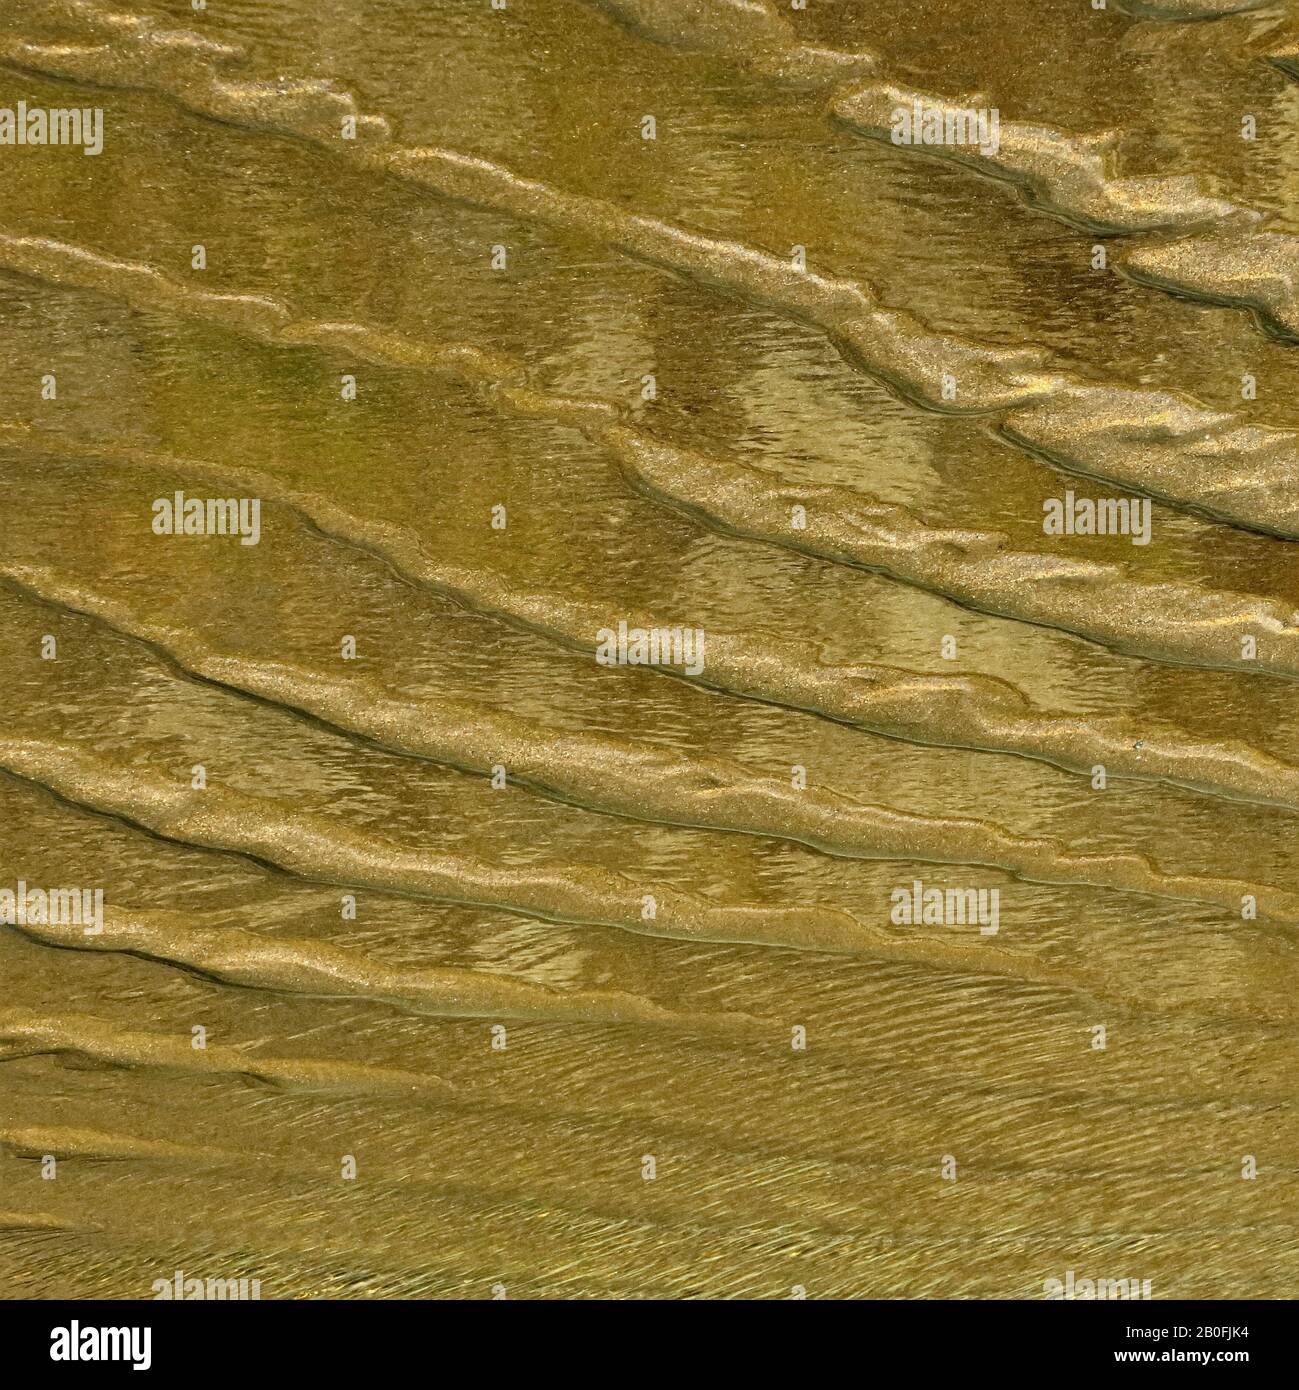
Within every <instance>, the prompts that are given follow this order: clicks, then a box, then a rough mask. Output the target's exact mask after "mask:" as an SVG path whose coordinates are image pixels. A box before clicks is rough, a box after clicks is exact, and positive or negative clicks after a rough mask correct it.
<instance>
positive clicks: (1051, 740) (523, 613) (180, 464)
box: [0, 429, 1296, 808]
mask: <svg viewBox="0 0 1299 1390" xmlns="http://www.w3.org/2000/svg"><path fill="white" fill-rule="evenodd" d="M0 440H3V442H14V443H17V444H18V445H19V446H20V447H27V446H31V447H32V448H33V449H34V451H35V452H36V453H37V454H39V453H40V450H41V447H42V440H41V437H40V436H39V435H37V436H31V435H29V434H28V432H27V431H25V430H22V429H17V430H14V429H8V430H0ZM622 442H623V443H624V445H630V443H631V441H629V440H627V439H626V438H625V437H624V438H623V439H622ZM44 447H45V448H46V449H49V448H50V447H53V441H48V442H44ZM67 448H68V446H66V445H62V444H60V445H59V446H58V452H66V451H67ZM74 452H75V453H76V454H77V455H79V456H85V457H88V458H100V459H103V460H105V461H112V462H118V463H122V464H127V465H130V466H135V467H141V468H148V469H155V470H159V471H163V472H169V473H172V474H175V475H179V476H181V477H184V478H194V479H196V480H197V479H206V480H209V481H212V482H215V483H217V484H218V485H219V486H221V487H223V488H227V489H233V490H238V489H246V490H247V491H248V492H249V493H252V494H255V495H258V496H261V497H264V498H267V499H274V500H276V501H278V502H282V503H284V504H285V505H287V506H290V507H292V508H293V509H294V510H296V511H297V512H298V513H299V514H300V515H301V516H302V517H304V518H305V519H306V520H307V521H309V522H310V523H311V524H312V525H313V526H315V527H317V528H318V529H319V530H320V531H321V532H322V533H323V534H325V535H326V536H328V537H330V538H331V539H333V540H335V541H338V542H339V543H341V544H346V545H351V546H354V547H357V548H360V549H363V550H365V551H367V552H368V553H371V554H374V555H377V556H379V557H381V558H382V559H384V560H385V561H386V562H387V563H389V564H390V565H391V566H392V568H393V570H394V572H395V573H397V574H398V575H400V576H403V577H405V578H406V579H408V580H409V581H410V582H412V583H417V584H422V585H427V586H429V587H430V588H432V589H434V590H436V591H437V592H438V593H441V594H444V595H446V596H448V597H450V598H451V599H453V600H454V601H455V602H457V603H461V604H463V605H465V606H466V607H467V608H471V609H473V610H474V611H476V612H481V613H484V614H487V615H488V616H491V617H494V618H497V619H500V620H501V621H503V622H506V623H509V624H510V625H511V626H514V627H517V628H519V629H521V630H523V631H526V632H530V633H534V634H537V635H540V636H542V637H545V638H547V639H549V640H552V641H554V642H556V643H558V644H559V645H562V646H565V647H569V648H571V649H573V650H576V651H580V652H584V653H593V652H594V650H595V645H596V634H597V633H598V632H599V630H600V629H601V628H603V627H606V626H608V625H609V624H610V623H611V621H613V617H614V615H613V613H612V612H611V611H610V610H608V609H606V608H604V607H602V606H601V605H600V604H599V603H597V602H594V601H591V600H587V599H580V598H572V597H566V596H562V595H558V594H550V595H541V594H535V593H531V592H528V591H525V590H520V589H519V588H518V587H516V586H513V585H510V584H509V583H508V582H506V581H504V580H502V579H501V578H499V577H497V576H495V575H493V574H491V573H490V572H488V571H487V570H474V571H469V570H466V569H464V568H463V567H457V566H453V565H448V564H446V563H445V562H444V561H442V560H440V559H438V558H437V557H436V556H435V555H434V554H433V552H432V550H431V548H430V547H429V545H428V544H427V542H426V541H425V540H424V539H423V538H422V537H421V536H419V535H418V534H417V533H416V532H414V531H412V530H409V529H407V528H405V527H402V526H400V525H397V524H395V523H392V522H387V521H378V520H373V519H367V518H363V517H361V516H359V515H357V514H356V513H354V512H351V511H349V510H347V509H344V508H341V507H339V506H338V505H337V504H336V503H335V502H333V501H332V500H331V499H330V498H329V497H328V496H326V495H324V494H321V493H316V492H309V491H307V490H305V489H302V488H298V487H291V486H290V485H289V484H288V483H286V482H285V481H283V480H281V479H278V478H275V477H273V476H271V475H269V474H267V473H264V472H261V471H259V470H255V469H249V468H242V467H234V466H231V465H214V464H209V463H207V462H203V461H199V460H190V459H177V458H173V457H170V456H156V455H150V454H147V453H143V452H140V451H137V450H130V449H120V448H115V447H114V446H95V447H93V448H92V447H91V446H88V445H78V446H77V447H76V449H75V450H74ZM636 457H637V459H638V464H639V463H640V461H641V460H642V459H644V460H645V461H646V463H647V462H648V456H646V455H644V454H643V452H638V453H637V455H636ZM8 573H10V576H11V578H18V577H20V576H19V574H18V571H17V570H15V569H14V568H13V567H12V566H11V567H9V570H8ZM49 578H50V579H53V575H50V576H49ZM28 580H29V587H30V585H34V586H35V587H36V588H37V589H40V587H41V584H42V582H44V581H42V580H40V579H38V578H37V577H36V576H32V575H29V576H28ZM95 602H96V600H95V597H94V596H93V595H91V594H88V593H85V592H84V591H83V592H82V593H81V594H80V596H79V597H78V598H77V599H76V600H75V601H74V606H76V605H77V604H79V605H81V606H82V607H86V608H87V609H90V608H91V607H92V606H93V605H94V604H95ZM99 602H100V603H101V604H102V603H104V602H105V600H103V599H102V598H101V599H100V600H99ZM96 611H101V612H103V613H107V612H108V610H107V609H106V608H101V609H99V610H96ZM633 617H634V618H637V620H639V621H641V622H642V625H644V626H653V625H654V624H655V622H656V621H657V618H656V617H655V615H650V614H641V615H633ZM124 621H125V620H124ZM1265 645H1266V644H1265ZM708 651H709V658H708V662H707V664H706V665H705V667H704V669H703V670H702V671H701V672H700V673H699V675H698V676H697V677H689V676H688V675H687V673H685V672H684V670H680V669H676V668H667V667H663V668H659V669H660V670H661V671H662V673H663V674H665V675H669V676H672V677H677V678H681V679H694V680H697V681H698V682H699V683H700V684H702V685H705V686H707V687H708V688H710V689H714V690H719V691H721V692H722V693H725V694H728V695H738V696H743V697H745V698H750V699H755V700H760V701H764V702H767V703H772V704H777V705H783V706H788V707H789V708H793V709H799V710H804V711H807V712H810V713H813V714H819V715H823V716H825V717H828V718H831V719H834V720H837V721H840V722H843V723H845V724H850V725H856V726H860V727H862V728H864V729H868V730H870V731H872V732H874V733H879V734H882V735H884V736H886V737H891V738H898V739H903V740H906V741H909V742H914V743H926V744H939V745H943V746H951V747H963V748H971V749H976V750H983V751H989V752H1004V753H1012V754H1017V755H1021V756H1024V757H1029V758H1034V759H1038V760H1041V761H1043V762H1047V763H1051V764H1053V765H1055V766H1057V767H1061V768H1064V769H1066V770H1068V771H1071V772H1077V773H1082V774H1090V772H1091V770H1092V768H1093V767H1094V766H1095V765H1096V764H1097V763H1101V764H1103V765H1104V766H1105V768H1106V769H1107V772H1108V773H1109V774H1110V775H1112V776H1115V777H1132V778H1138V779H1154V780H1159V781H1166V782H1169V783H1171V784H1173V785H1177V786H1182V787H1186V788H1188V789H1191V790H1194V791H1200V792H1208V793H1210V794H1215V795H1221V796H1229V797H1237V798H1240V799H1243V800H1250V801H1259V802H1265V803H1269V804H1273V805H1277V806H1285V807H1291V808H1293V807H1294V806H1295V805H1296V784H1295V778H1296V771H1295V768H1294V767H1293V766H1291V765H1290V764H1289V763H1286V762H1284V761H1283V760H1281V759H1278V758H1275V757H1273V756H1271V755H1269V754H1267V753H1265V752H1263V751H1261V750H1259V749H1256V748H1251V747H1249V746H1247V745H1246V744H1244V743H1242V742H1240V741H1237V740H1220V741H1215V742H1213V743H1210V742H1207V741H1205V740H1197V739H1194V738H1191V737H1190V736H1188V735H1187V734H1186V733H1185V732H1184V731H1182V730H1179V729H1177V728H1175V727H1172V726H1169V725H1166V724H1164V723H1163V721H1158V722H1156V721H1155V720H1149V719H1147V720H1144V721H1143V722H1142V724H1141V725H1140V726H1139V727H1133V725H1132V724H1131V723H1130V722H1129V721H1128V720H1127V719H1126V718H1124V717H1122V716H1119V717H1116V718H1114V719H1106V718H1102V717H1100V716H1096V715H1090V716H1087V717H1082V716H1079V715H1076V714H1073V713H1070V712H1068V711H1066V710H1050V709H1039V708H1035V707H1034V705H1033V704H1032V703H1031V702H1030V701H1029V700H1028V698H1027V697H1026V696H1025V695H1024V694H1023V693H1022V692H1021V691H1020V690H1018V689H1017V688H1016V687H1015V686H1014V685H1013V684H1011V683H1010V682H1008V681H1005V680H1002V679H1000V678H994V677H988V676H980V675H969V676H959V677H944V676H929V675H922V674H919V673H917V672H913V671H907V670H903V669H901V668H898V667H890V666H886V665H883V664H879V663H867V662H863V663H859V664H857V665H856V666H853V667H851V668H848V667H841V668H836V667H832V666H828V665H827V664H826V663H825V662H824V660H823V659H822V657H821V655H820V653H819V651H817V650H815V649H814V648H813V647H811V646H808V647H805V648H797V649H796V648H794V647H792V646H791V645H790V644H788V643H782V644H773V643H772V642H770V641H769V640H762V639H761V638H760V636H757V635H755V634H752V633H749V634H743V635H740V634H736V635H733V636H732V635H728V634H722V633H717V632H710V633H709V634H708ZM234 683H236V684H239V683H240V682H239V681H237V680H236V681H235V682H234ZM276 698H282V696H280V697H276ZM338 718H339V716H335V718H334V722H337V719H338ZM379 737H380V741H381V742H388V741H390V740H392V739H394V737H396V738H397V742H398V744H399V746H400V736H394V735H393V734H392V732H391V731H389V732H387V733H381V734H380V735H379ZM448 761H455V758H454V756H452V757H449V758H448Z"/></svg>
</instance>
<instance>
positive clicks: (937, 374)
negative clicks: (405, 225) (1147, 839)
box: [0, 0, 1299, 538]
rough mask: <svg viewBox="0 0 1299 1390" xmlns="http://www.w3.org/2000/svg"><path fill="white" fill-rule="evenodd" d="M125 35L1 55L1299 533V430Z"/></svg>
mask: <svg viewBox="0 0 1299 1390" xmlns="http://www.w3.org/2000/svg"><path fill="white" fill-rule="evenodd" d="M43 2H44V0H43ZM48 2H49V3H51V4H52V9H51V11H50V13H51V14H54V15H60V14H61V15H65V16H66V15H67V14H69V13H70V11H69V10H68V8H67V6H66V5H65V4H63V3H61V0H48ZM71 13H75V14H76V16H78V17H83V16H87V15H93V16H95V17H94V18H93V19H91V20H90V21H89V22H90V24H91V28H92V29H93V28H94V27H95V25H105V24H106V25H108V26H109V27H110V28H112V27H113V25H112V21H111V20H109V19H105V18H104V16H103V15H102V14H100V13H99V12H94V11H90V10H89V9H86V8H83V7H82V6H79V5H78V6H76V7H75V9H74V10H73V11H71ZM33 17H34V16H29V17H28V18H27V20H26V23H27V24H30V22H31V19H32V18H33ZM82 22H87V21H85V20H84V18H83V19H82ZM0 26H3V16H0ZM115 32H116V37H115V38H113V39H110V40H107V41H101V42H98V43H96V42H93V41H92V42H90V43H88V44H83V45H81V46H69V45H67V44H62V45H60V44H41V43H39V42H32V41H30V40H27V39H24V38H21V37H12V36H11V37H10V38H9V39H7V40H5V39H4V34H5V30H4V28H3V27H0V61H8V62H11V63H14V64H16V65H17V66H20V67H22V68H25V69H29V70H33V71H39V72H42V73H47V74H50V75H53V76H57V77H64V78H69V79H73V80H77V81H83V82H92V83H99V84H104V85H108V86H118V87H128V88H145V89H148V90H150V91H156V92H159V93H163V94H165V95H167V96H169V97H170V98H172V99H173V100H176V101H178V102H179V103H180V104H181V105H182V106H184V107H185V108H187V109H189V110H192V111H194V112H196V113H198V114H201V115H206V116H210V117H215V118H217V119H220V120H223V121H227V122H231V123H234V124H237V125H240V126H243V127H246V128H248V129H250V130H265V131H269V132H271V133H274V134H277V135H287V136H291V137H293V138H296V139H301V140H307V141H309V142H311V143H313V144H317V145H321V146H323V147H324V148H325V149H328V150H330V151H331V152H333V153H334V154H336V155H341V156H343V157H345V158H347V159H349V160H350V161H352V162H353V163H357V164H359V165H360V166H362V167H364V168H368V169H371V170H374V171H376V172H382V173H387V174H391V175H395V176H397V177H399V178H402V179H405V180H407V181H409V182H413V183H415V184H417V185H419V186H420V187H421V188H423V189H425V190H427V191H429V192H431V193H433V194H435V195H436V196H438V197H442V198H447V199H450V200H452V201H454V202H460V203H465V204H469V205H472V206H476V207H480V208H485V209H488V210H491V211H495V212H500V213H504V214H506V215H508V216H511V217H514V218H518V219H521V220H523V221H525V222H537V223H541V224H544V225H547V226H550V227H554V228H557V229H559V230H562V231H567V232H572V233H576V234H578V235H580V236H583V237H586V238H590V239H594V240H595V241H597V242H599V243H600V244H602V245H604V246H606V247H608V248H609V249H611V250H613V251H617V252H620V253H621V254H624V255H627V256H630V257H632V258H633V259H636V260H639V261H642V262H645V263H647V264H650V265H654V266H657V267H659V268H660V269H663V270H666V271H669V272H670V273H672V274H675V275H678V276H681V277H683V278H685V279H687V280H690V281H692V282H693V283H696V284H699V285H702V286H704V287H706V288H709V289H712V290H716V291H718V292H721V293H725V294H727V295H731V296H735V297H738V298H740V299H743V300H746V301H749V302H752V303H756V304H758V305H761V306H763V307H766V308H769V309H772V310H773V311H775V312H776V313H778V314H780V315H782V316H783V317H785V318H788V319H790V320H792V321H795V322H801V323H805V324H808V325H810V326H812V327H815V328H817V329H819V330H820V331H822V332H823V333H825V334H826V335H827V336H828V338H829V339H830V340H831V341H832V342H833V343H834V345H835V346H836V348H837V349H838V350H839V352H840V353H841V355H842V356H843V357H844V358H845V360H846V361H847V362H848V363H849V364H850V365H852V366H853V367H855V368H857V369H859V370H861V371H863V372H864V373H866V374H867V375H869V376H872V377H874V378H875V379H877V380H879V381H880V382H882V383H884V384H885V385H886V386H888V387H889V388H890V389H892V390H894V391H896V392H897V393H899V394H900V395H901V396H902V397H904V398H905V399H906V400H908V401H910V402H912V403H913V404H915V405H918V406H920V407H922V408H924V409H929V410H935V411H940V412H943V413H946V414H972V415H986V416H996V417H999V418H1000V421H1001V424H1002V425H1003V427H1004V432H1005V437H1006V438H1007V439H1009V440H1011V441H1012V442H1014V443H1016V444H1018V445H1019V446H1020V447H1023V448H1026V449H1028V450H1029V451H1032V452H1036V453H1038V454H1040V455H1041V456H1043V457H1047V458H1050V459H1052V460H1053V461H1055V462H1057V463H1059V464H1060V465H1061V466H1062V467H1068V468H1071V469H1074V470H1075V471H1078V472H1081V473H1085V474H1089V475H1092V476H1095V477H1100V478H1105V479H1108V480H1110V481H1112V482H1115V483H1119V484H1121V485H1122V486H1124V487H1130V488H1133V489H1136V490H1139V491H1145V492H1149V493H1151V494H1152V495H1154V496H1158V497H1161V498H1164V499H1166V500H1169V501H1173V502H1177V503H1178V504H1181V505H1184V506H1186V507H1188V508H1191V509H1192V510H1195V511H1199V512H1203V513H1204V514H1206V515H1209V516H1213V517H1215V518H1216V519H1218V520H1221V521H1227V522H1229V523H1231V524H1233V525H1237V526H1242V527H1245V528H1248V529H1252V530H1258V531H1262V532H1265V533H1271V534H1276V535H1281V536H1286V537H1289V538H1294V537H1297V536H1299V437H1297V436H1296V435H1295V433H1294V432H1293V431H1286V430H1280V429H1273V428H1269V427H1267V426H1259V425H1255V424H1254V423H1253V422H1252V420H1251V419H1250V418H1249V416H1248V415H1245V414H1243V413H1241V412H1224V411H1214V410H1210V409H1207V408H1206V407H1205V406H1203V405H1202V404H1200V403H1199V402H1197V401H1195V400H1193V399H1192V398H1191V397H1189V396H1186V395H1181V394H1179V393H1176V392H1162V391H1152V390H1148V389H1142V388H1131V387H1124V386H1119V385H1106V384H1104V383H1102V382H1099V381H1094V380H1092V379H1091V377H1090V375H1089V374H1088V373H1086V372H1085V371H1082V370H1080V369H1078V368H1070V367H1068V366H1067V365H1066V364H1064V363H1063V362H1059V361H1055V360H1053V359H1052V358H1051V357H1050V355H1049V354H1047V353H1045V352H1042V351H1038V350H1032V349H1002V348H995V347H990V346H985V345H982V344H979V343H975V342H970V341H966V340H963V339H958V338H955V337H951V336H943V335H940V334H937V333H935V332H934V331H933V330H932V329H931V328H929V327H928V326H927V325H926V324H924V323H923V322H922V321H920V320H919V319H917V318H916V317H915V316H914V315H912V314H909V313H906V312H904V311H898V310H893V309H890V308H886V307H884V306H883V305H882V304H881V302H880V301H879V299H878V297H877V296H876V295H875V293H874V292H873V291H872V290H871V289H870V288H869V287H867V286H865V285H863V284H860V283H858V282H856V281H852V280H844V279H836V278H834V277H829V276H824V275H820V274H817V273H815V272H814V271H811V270H800V269H798V268H797V267H795V266H794V265H793V263H792V262H791V261H788V260H785V259H782V258H780V257H777V256H773V255H771V254H769V253H767V252H764V251H760V250H756V249H754V248H753V247H750V246H746V245H741V244H739V243H737V242H734V241H725V240H720V239H717V238H714V237H709V236H705V235H701V234H699V233H696V232H692V231H689V230H687V229H685V228H683V227H679V226H674V225H672V224H670V223H667V222H663V221H660V220H658V219H656V218H650V217H643V216H639V215H636V214H634V213H628V212H626V211H624V210H623V209H622V208H620V207H618V206H616V205H615V204H613V203H609V202H605V201H603V200H600V199H595V198H588V197H582V196H578V195H572V194H567V193H564V192H562V191H560V190H557V189H553V188H551V187H549V186H547V185H545V184H543V183H539V182H537V181H535V180H532V179H528V178H524V177H522V176H520V175H517V174H515V173H513V172H512V171H511V170H509V169H507V168H505V167H503V166H501V165H498V164H494V163H492V162H491V161H489V160H486V159H481V158H477V157H475V156H473V155H468V154H464V153H461V152H459V151H455V150H446V149H438V148H416V149H412V148H403V147H402V146H400V145H397V144H396V143H395V142H394V141H393V138H392V132H391V128H390V126H389V123H388V122H387V120H386V119H384V118H383V117H379V116H369V115H363V114H362V113H361V112H360V110H359V108H358V106H357V102H356V100H355V98H354V97H353V96H351V95H350V94H349V93H346V92H342V91H340V90H338V89H337V88H336V87H335V86H334V85H333V84H332V83H329V82H324V81H319V80H312V81H302V80H296V81H295V80H291V79H287V78H281V79H280V80H279V81H278V82H274V83H271V82H248V81H244V80H235V79H232V78H229V77H226V76H224V75H223V74H222V71H221V69H223V68H226V67H229V66H232V65H234V66H238V65H239V64H240V63H242V61H243V60H244V58H245V56H246V55H244V54H243V53H242V52H241V51H239V50H236V49H233V48H230V47H229V46H227V45H213V44H211V43H210V42H209V41H207V40H201V39H198V38H197V37H196V36H195V35H193V34H188V33H186V32H184V31H159V30H156V29H155V28H154V27H153V26H152V25H151V24H150V23H148V22H147V21H142V20H123V19H122V18H121V17H119V18H118V21H117V24H116V30H115ZM11 33H12V31H11ZM343 121H354V122H355V123H356V130H355V137H354V138H351V139H345V138H344V137H343V136H342V134H341V129H342V127H341V123H342V122H343ZM3 246H4V252H5V254H4V257H3V260H0V266H4V267H6V268H9V269H16V270H19V271H22V272H23V273H28V274H31V273H35V274H38V275H41V274H49V267H50V266H51V264H54V265H59V264H60V262H62V265H63V268H65V269H66V266H67V261H68V255H69V253H71V255H72V256H81V257H83V258H84V257H85V256H86V253H84V252H77V251H75V250H72V249H71V248H61V247H59V246H58V245H57V243H50V242H48V241H45V242H42V241H40V240H38V239H33V238H15V237H12V236H10V237H6V238H5V239H4V242H3ZM91 259H95V258H93V257H92V258H91ZM111 267H112V263H111V262H107V261H103V260H102V259H100V264H99V265H98V266H97V267H95V268H94V270H93V272H92V273H93V274H95V275H97V276H98V278H100V279H102V278H103V276H104V272H105V271H106V270H111ZM250 307H251V311H252V312H253V313H254V315H257V314H260V313H261V312H263V309H262V306H261V305H254V306H250ZM263 327H264V328H265V327H266V325H265V324H264V325H263ZM945 387H948V388H949V389H945ZM953 388H954V394H953ZM1229 464H1230V465H1231V466H1230V467H1228V465H1229Z"/></svg>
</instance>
